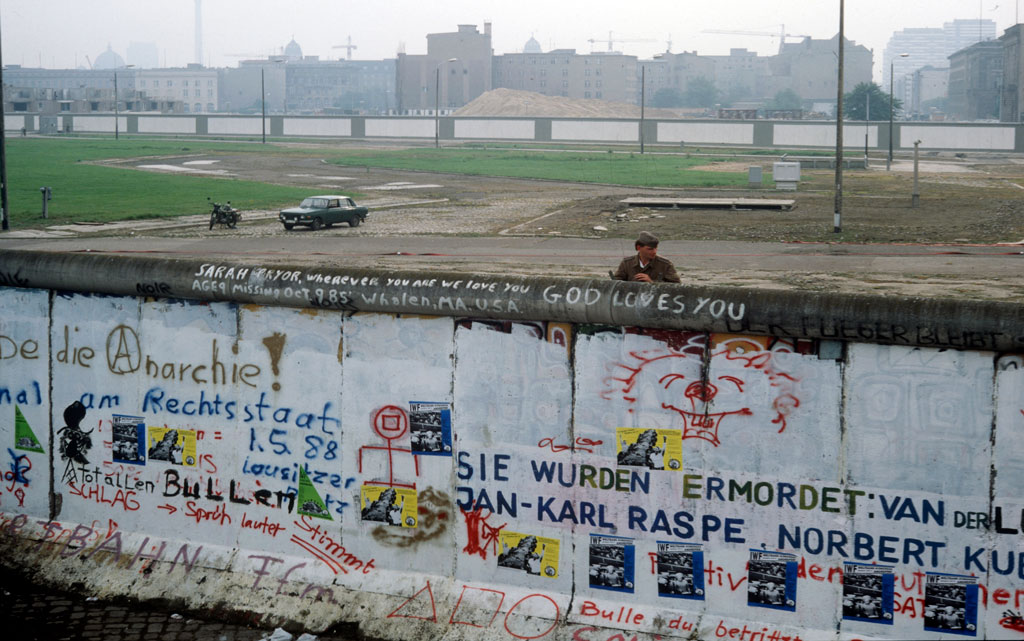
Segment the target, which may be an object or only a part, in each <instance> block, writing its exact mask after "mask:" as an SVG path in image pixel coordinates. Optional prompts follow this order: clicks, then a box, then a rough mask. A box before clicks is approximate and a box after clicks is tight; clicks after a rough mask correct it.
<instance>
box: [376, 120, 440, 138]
mask: <svg viewBox="0 0 1024 641" xmlns="http://www.w3.org/2000/svg"><path fill="white" fill-rule="evenodd" d="M366 135H367V136H383V137H392V136H393V137H399V138H401V137H406V138H427V137H432V136H433V135H434V119H433V118H409V119H405V118H403V119H401V120H385V119H383V118H367V119H366Z"/></svg>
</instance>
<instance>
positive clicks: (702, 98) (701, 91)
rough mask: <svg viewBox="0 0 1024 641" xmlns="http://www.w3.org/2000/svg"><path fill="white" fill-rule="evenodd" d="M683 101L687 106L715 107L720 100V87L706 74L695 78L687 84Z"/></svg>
mask: <svg viewBox="0 0 1024 641" xmlns="http://www.w3.org/2000/svg"><path fill="white" fill-rule="evenodd" d="M683 101H684V104H685V105H686V106H687V107H704V108H709V107H714V106H715V103H716V102H718V89H717V88H715V83H713V82H711V81H710V80H708V79H707V78H705V77H704V76H701V77H699V78H694V79H693V80H691V81H690V82H689V84H687V85H686V91H685V92H684V93H683Z"/></svg>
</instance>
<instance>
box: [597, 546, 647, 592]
mask: <svg viewBox="0 0 1024 641" xmlns="http://www.w3.org/2000/svg"><path fill="white" fill-rule="evenodd" d="M589 566H590V587H592V588H596V589H598V590H614V591H616V592H628V593H630V594H632V593H633V579H634V575H635V567H636V548H635V546H634V545H633V539H627V538H625V537H621V536H605V535H598V534H591V535H590V563H589Z"/></svg>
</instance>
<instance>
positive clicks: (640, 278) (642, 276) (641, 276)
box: [633, 272, 653, 283]
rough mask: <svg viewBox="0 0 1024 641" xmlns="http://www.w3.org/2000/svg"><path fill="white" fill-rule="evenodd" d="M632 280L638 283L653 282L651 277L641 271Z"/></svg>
mask: <svg viewBox="0 0 1024 641" xmlns="http://www.w3.org/2000/svg"><path fill="white" fill-rule="evenodd" d="M633 280H635V281H637V282H638V283H650V282H653V281H652V280H651V277H650V276H648V275H647V274H645V273H643V272H640V273H639V274H637V275H636V276H634V277H633Z"/></svg>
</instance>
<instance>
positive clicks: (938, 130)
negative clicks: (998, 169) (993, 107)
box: [900, 125, 1015, 151]
mask: <svg viewBox="0 0 1024 641" xmlns="http://www.w3.org/2000/svg"><path fill="white" fill-rule="evenodd" d="M1014 136H1015V131H1014V128H1013V127H964V126H952V125H950V126H948V127H917V126H914V125H904V126H903V127H902V129H900V148H901V149H908V148H909V149H913V148H914V141H915V140H920V141H921V148H923V149H927V148H929V147H933V148H934V147H937V148H941V149H991V150H995V151H1013V149H1014Z"/></svg>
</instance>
